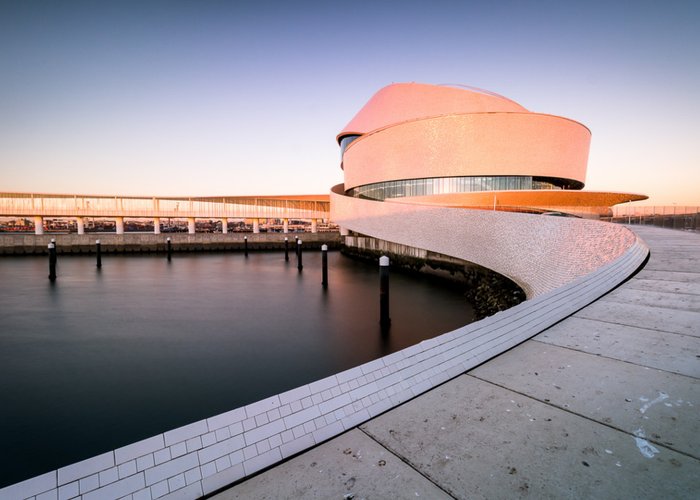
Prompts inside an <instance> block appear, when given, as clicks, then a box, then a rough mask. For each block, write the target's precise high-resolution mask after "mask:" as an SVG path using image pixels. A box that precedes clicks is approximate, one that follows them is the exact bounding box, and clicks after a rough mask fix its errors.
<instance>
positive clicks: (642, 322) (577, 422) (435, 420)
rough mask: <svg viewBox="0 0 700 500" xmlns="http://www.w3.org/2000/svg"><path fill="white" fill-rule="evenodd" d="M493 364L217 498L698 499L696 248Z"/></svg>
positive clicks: (699, 298)
mask: <svg viewBox="0 0 700 500" xmlns="http://www.w3.org/2000/svg"><path fill="white" fill-rule="evenodd" d="M633 229H634V230H635V231H636V232H637V233H638V234H639V235H640V236H641V237H642V238H643V239H644V240H645V241H646V242H647V244H648V245H649V247H650V248H651V258H650V261H649V263H648V264H647V266H646V267H645V269H644V270H643V271H641V272H640V273H639V274H637V275H636V276H635V277H634V278H633V279H631V280H630V281H628V282H627V283H625V284H624V285H622V286H621V287H619V288H618V289H616V290H614V291H613V292H611V293H609V294H608V295H606V296H604V297H603V298H601V299H599V300H597V301H596V302H594V303H593V304H591V305H589V306H588V307H586V308H584V309H582V310H580V311H579V312H577V313H576V314H574V315H573V316H571V317H569V318H567V319H565V320H563V321H561V322H559V323H558V324H556V325H554V326H552V327H550V328H549V329H547V330H545V331H544V332H542V333H541V334H540V335H538V336H536V337H535V338H533V339H531V340H529V341H526V342H524V343H522V344H520V345H519V346H517V347H515V348H513V349H511V350H510V351H508V352H506V353H504V354H502V355H500V356H499V357H497V358H495V359H493V360H491V361H488V362H486V363H484V364H482V365H481V366H479V367H477V368H475V369H472V370H470V371H468V372H467V373H465V374H463V375H461V376H459V377H457V378H455V379H453V380H451V381H449V382H446V383H445V384H443V385H441V386H439V387H437V388H435V389H433V390H431V391H428V392H426V393H425V394H423V395H420V396H418V397H416V398H414V399H412V400H411V401H409V402H407V403H405V404H403V405H401V406H399V407H397V408H395V409H393V410H389V411H387V412H386V413H384V414H382V415H380V416H378V417H376V418H374V419H372V420H369V421H368V422H366V423H365V424H362V425H361V426H359V427H357V428H355V429H352V430H350V431H349V432H346V433H345V434H342V435H341V436H339V437H336V438H334V439H331V440H330V441H328V442H326V443H324V444H322V445H320V446H318V447H316V448H314V449H312V450H310V451H308V452H305V453H302V454H300V455H298V456H296V457H294V458H292V459H291V460H288V461H287V462H284V463H282V464H281V465H278V466H276V467H273V468H271V469H270V470H267V471H265V472H263V473H261V474H258V475H257V476H254V477H252V478H250V479H248V480H246V481H244V482H241V483H240V484H237V485H236V486H234V487H232V488H230V489H227V490H225V491H223V492H221V493H219V494H218V495H217V496H216V498H217V499H228V498H358V499H359V498H418V497H424V498H426V497H427V498H442V497H455V498H518V497H528V496H529V497H534V498H586V497H587V498H591V497H594V498H698V497H700V382H699V380H698V379H699V378H700V235H698V234H696V233H684V232H680V231H672V230H664V229H658V228H646V227H634V228H633Z"/></svg>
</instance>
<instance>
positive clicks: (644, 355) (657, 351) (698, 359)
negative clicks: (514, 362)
mask: <svg viewBox="0 0 700 500" xmlns="http://www.w3.org/2000/svg"><path fill="white" fill-rule="evenodd" d="M535 340H537V341H538V342H544V343H547V344H552V345H557V346H560V347H568V348H570V349H575V350H577V351H583V352H586V353H589V354H595V355H597V356H605V357H608V358H612V359H617V360H620V361H626V362H628V363H634V364H637V365H641V366H647V367H649V368H657V369H659V370H665V371H667V372H673V373H678V374H681V375H687V376H689V377H695V378H700V337H692V336H690V335H680V334H675V333H668V332H660V331H657V330H650V329H648V328H638V327H635V326H627V325H620V324H617V323H608V322H605V321H597V320H592V319H586V318H580V317H571V318H567V319H566V320H564V321H562V322H560V323H558V324H556V325H554V326H553V327H551V328H549V329H547V330H545V331H544V332H543V333H541V334H540V335H538V336H537V337H535Z"/></svg>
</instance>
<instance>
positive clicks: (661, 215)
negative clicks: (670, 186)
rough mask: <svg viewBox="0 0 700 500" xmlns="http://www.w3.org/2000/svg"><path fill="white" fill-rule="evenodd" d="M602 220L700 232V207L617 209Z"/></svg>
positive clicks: (630, 206) (670, 206)
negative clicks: (610, 215)
mask: <svg viewBox="0 0 700 500" xmlns="http://www.w3.org/2000/svg"><path fill="white" fill-rule="evenodd" d="M602 220H607V221H609V222H616V223H620V224H633V225H642V226H656V227H664V228H668V229H678V230H683V231H698V230H700V206H679V205H665V206H646V207H644V206H642V207H638V206H634V205H621V206H618V207H615V208H614V210H613V216H612V217H607V218H604V219H602Z"/></svg>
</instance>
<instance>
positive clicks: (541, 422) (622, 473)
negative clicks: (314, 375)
mask: <svg viewBox="0 0 700 500" xmlns="http://www.w3.org/2000/svg"><path fill="white" fill-rule="evenodd" d="M361 428H362V429H363V430H365V431H366V432H367V433H368V434H370V435H371V436H372V437H373V438H374V439H376V440H377V441H378V442H380V443H381V444H383V445H384V446H385V447H386V448H388V449H390V450H392V451H393V452H394V453H395V454H397V455H399V456H401V457H403V458H404V459H405V460H407V461H408V462H409V463H410V464H411V465H412V466H413V467H415V468H416V469H418V470H419V471H421V472H422V473H423V474H425V475H426V476H427V477H429V478H430V479H431V480H432V481H433V482H435V483H437V484H439V485H440V486H441V487H442V488H443V489H445V490H446V491H448V492H449V493H450V494H452V495H454V496H455V497H457V498H521V497H531V498H693V497H696V495H697V493H698V492H700V461H698V460H696V459H694V458H691V457H688V456H687V455H684V454H681V453H678V452H676V451H673V450H671V449H668V448H666V447H664V446H657V445H653V449H652V448H651V447H650V444H649V446H648V447H647V451H648V454H649V455H651V457H649V458H648V457H647V456H645V455H643V454H642V453H641V452H640V449H639V447H638V444H639V442H638V441H636V440H635V437H634V436H632V435H630V434H628V433H625V432H621V431H619V430H616V429H613V428H611V427H609V426H606V425H600V424H598V423H596V422H593V421H591V420H589V419H587V418H584V417H581V416H578V415H575V414H573V413H571V412H569V411H565V410H562V409H560V408H556V407H554V406H552V405H550V404H546V403H543V402H541V401H537V400H535V399H532V398H530V397H527V396H524V395H522V394H518V393H516V392H513V391H510V390H507V389H504V388H502V387H498V386H496V385H493V384H491V383H489V382H486V381H483V380H478V379H476V378H474V377H472V376H469V375H462V376H460V377H458V378H457V379H455V380H452V381H450V382H448V383H446V384H443V385H442V386H440V387H438V388H436V389H434V390H432V391H430V392H428V393H426V394H424V395H423V396H421V397H420V398H418V399H414V400H412V401H410V402H408V403H406V404H404V405H402V406H400V407H399V408H396V409H394V410H392V411H390V412H388V413H386V414H384V415H381V416H379V417H377V418H375V419H373V420H371V421H369V422H367V423H366V424H364V425H362V426H361ZM637 439H640V440H643V438H637ZM641 446H644V445H643V444H642V445H641ZM653 450H657V452H654V451H653Z"/></svg>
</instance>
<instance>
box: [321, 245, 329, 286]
mask: <svg viewBox="0 0 700 500" xmlns="http://www.w3.org/2000/svg"><path fill="white" fill-rule="evenodd" d="M321 269H322V273H323V274H322V276H323V277H322V278H321V285H323V288H324V289H325V288H328V245H321Z"/></svg>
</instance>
